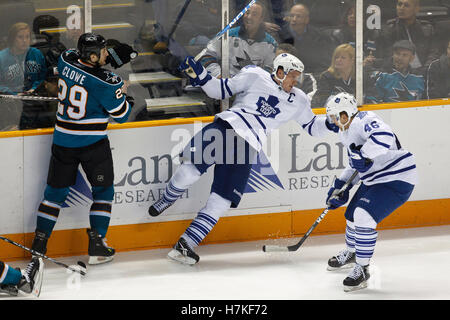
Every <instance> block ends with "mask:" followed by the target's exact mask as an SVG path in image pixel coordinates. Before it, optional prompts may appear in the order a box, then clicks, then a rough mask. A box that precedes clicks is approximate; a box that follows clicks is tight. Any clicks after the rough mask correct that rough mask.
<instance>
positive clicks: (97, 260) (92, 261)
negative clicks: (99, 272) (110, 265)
mask: <svg viewBox="0 0 450 320" xmlns="http://www.w3.org/2000/svg"><path fill="white" fill-rule="evenodd" d="M113 258H114V256H110V257H101V256H89V261H88V264H102V263H107V262H110V261H111V260H112V259H113Z"/></svg>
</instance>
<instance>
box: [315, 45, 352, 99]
mask: <svg viewBox="0 0 450 320" xmlns="http://www.w3.org/2000/svg"><path fill="white" fill-rule="evenodd" d="M355 89H356V88H355V48H353V47H352V46H351V45H350V44H348V43H345V44H341V45H339V46H338V47H337V48H336V49H335V50H334V53H333V56H332V59H331V65H330V67H329V68H328V69H327V70H326V71H324V72H322V73H321V74H320V77H319V81H318V84H317V92H316V93H315V95H314V97H313V99H312V102H311V107H313V108H322V107H324V106H325V103H326V101H327V99H328V97H329V96H331V95H336V94H338V93H340V92H347V93H351V94H353V95H354V94H355Z"/></svg>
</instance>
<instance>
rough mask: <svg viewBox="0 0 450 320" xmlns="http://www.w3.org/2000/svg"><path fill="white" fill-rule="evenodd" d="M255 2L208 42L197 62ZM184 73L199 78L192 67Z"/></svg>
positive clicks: (196, 57)
mask: <svg viewBox="0 0 450 320" xmlns="http://www.w3.org/2000/svg"><path fill="white" fill-rule="evenodd" d="M255 2H256V0H252V1H250V3H249V4H248V5H246V6H245V8H244V9H242V10H241V12H239V13H238V15H237V16H236V17H235V18H234V19H233V20H231V22H230V23H229V24H227V25H226V26H225V28H223V29H222V30H221V31H219V33H218V34H216V35H215V36H214V38H212V39H211V40H210V41H209V42H208V44H207V45H206V47H205V48H204V49H203V50H202V51H200V53H199V54H197V55H196V56H195V58H194V60H195V61H198V60H199V59H200V58H201V57H202V56H203V55H204V54H205V52H206V50H207V49H208V45H209V44H210V43H212V42H213V41H218V40H220V39H221V38H222V37H223V35H224V34H225V33H226V32H227V31H228V30H229V29H230V28H231V27H232V26H233V25H234V24H235V23H236V22H237V21H238V20H239V19H240V18H241V17H242V16H243V15H244V14H245V13H246V12H247V11H248V9H250V7H251V6H252V5H254V4H255ZM183 71H184V72H186V73H188V74H189V76H190V77H191V78H196V77H197V75H196V74H195V72H194V70H192V68H191V67H189V68H187V69H185V70H183Z"/></svg>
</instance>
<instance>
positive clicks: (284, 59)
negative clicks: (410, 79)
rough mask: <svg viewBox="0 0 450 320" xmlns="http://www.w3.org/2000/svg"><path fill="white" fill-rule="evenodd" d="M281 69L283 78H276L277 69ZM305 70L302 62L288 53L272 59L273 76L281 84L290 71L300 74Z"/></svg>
mask: <svg viewBox="0 0 450 320" xmlns="http://www.w3.org/2000/svg"><path fill="white" fill-rule="evenodd" d="M280 67H281V68H283V71H284V77H283V79H280V78H278V77H277V71H278V68H280ZM303 70H305V66H304V65H303V62H301V61H300V59H299V58H297V57H296V56H294V55H292V54H289V53H281V54H279V55H278V56H276V57H275V59H273V75H274V76H275V78H276V79H277V80H279V81H281V82H283V80H284V78H285V77H286V75H287V74H288V73H289V72H291V71H298V72H300V73H302V72H303Z"/></svg>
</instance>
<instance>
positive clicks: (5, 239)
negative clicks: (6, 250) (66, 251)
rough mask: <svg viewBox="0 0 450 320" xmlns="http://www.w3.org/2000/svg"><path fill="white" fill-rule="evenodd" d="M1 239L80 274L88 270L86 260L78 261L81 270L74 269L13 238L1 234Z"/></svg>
mask: <svg viewBox="0 0 450 320" xmlns="http://www.w3.org/2000/svg"><path fill="white" fill-rule="evenodd" d="M0 240H3V241H6V242H8V243H10V244H13V245H15V246H17V247H19V248H22V249H24V250H25V251H28V252H30V253H31V254H32V255H35V256H38V257H41V258H44V259H47V260H50V261H51V262H53V263H56V264H57V265H59V266H61V267H64V268H66V269H69V270H71V271H73V272H77V273H80V274H81V275H83V276H85V275H86V272H87V269H86V264H85V263H84V262H82V261H78V262H77V264H78V265H79V266H80V267H81V268H82V269H81V270H79V269H74V268H72V267H71V266H68V265H67V264H65V263H62V262H59V261H56V260H54V259H52V258H49V257H47V256H46V255H43V254H42V253H40V252H37V251H34V250H33V249H30V248H27V247H25V246H23V245H21V244H20V243H17V242H14V241H12V240H10V239H8V238H5V237H2V236H0Z"/></svg>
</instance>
